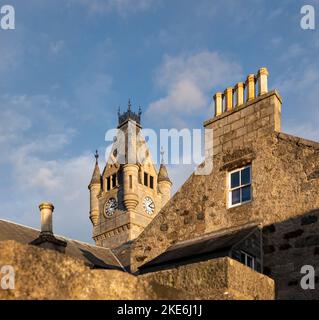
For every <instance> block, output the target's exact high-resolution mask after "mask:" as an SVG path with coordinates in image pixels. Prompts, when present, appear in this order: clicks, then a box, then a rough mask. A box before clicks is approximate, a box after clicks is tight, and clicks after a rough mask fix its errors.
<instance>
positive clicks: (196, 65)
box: [146, 51, 242, 127]
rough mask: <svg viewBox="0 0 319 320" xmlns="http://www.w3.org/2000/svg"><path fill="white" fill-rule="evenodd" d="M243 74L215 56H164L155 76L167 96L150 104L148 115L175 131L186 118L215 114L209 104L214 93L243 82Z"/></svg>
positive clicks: (206, 54)
mask: <svg viewBox="0 0 319 320" xmlns="http://www.w3.org/2000/svg"><path fill="white" fill-rule="evenodd" d="M241 74H242V69H241V67H240V65H239V64H238V63H236V62H232V61H231V60H229V59H227V58H225V57H222V56H221V55H220V54H218V53H216V52H209V51H203V52H200V53H197V54H194V55H191V56H189V55H182V56H178V57H171V56H165V58H164V61H163V63H162V65H161V66H160V67H159V68H158V70H157V71H156V73H155V85H156V86H157V87H158V88H159V89H161V90H164V91H165V92H166V94H165V96H164V97H162V98H160V99H158V100H157V101H154V102H152V103H151V104H150V106H149V108H148V110H147V112H146V115H147V116H148V117H149V118H156V119H158V121H161V122H162V123H165V124H168V122H170V123H171V124H174V126H175V127H176V126H178V125H182V124H183V118H184V117H185V116H189V115H191V114H192V113H197V114H198V113H201V112H204V113H205V115H206V114H207V112H208V111H210V112H212V110H209V104H210V100H211V96H212V95H213V89H214V88H216V87H217V86H226V85H227V86H228V85H233V84H234V83H233V81H235V80H236V81H239V80H241ZM223 89H224V88H223ZM205 108H206V109H205ZM168 114H169V115H170V116H169V119H168V118H167V115H168Z"/></svg>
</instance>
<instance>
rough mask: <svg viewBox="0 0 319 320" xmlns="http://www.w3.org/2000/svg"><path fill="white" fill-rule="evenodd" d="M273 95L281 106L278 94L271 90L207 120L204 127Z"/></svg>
mask: <svg viewBox="0 0 319 320" xmlns="http://www.w3.org/2000/svg"><path fill="white" fill-rule="evenodd" d="M273 95H275V96H276V97H277V99H278V100H279V101H280V103H281V104H282V98H281V96H280V94H279V92H278V91H277V90H276V89H275V90H272V91H270V92H268V93H265V94H263V95H261V96H259V97H256V98H255V99H254V100H251V101H247V102H245V103H244V104H242V105H240V106H238V107H235V108H234V109H232V110H229V111H225V112H223V113H222V114H221V115H219V116H216V117H213V118H211V119H209V120H206V121H205V122H204V127H206V126H208V125H210V124H212V123H214V122H216V121H218V120H220V119H223V118H225V117H227V116H229V115H230V114H233V113H236V112H239V111H241V110H243V109H245V108H247V107H249V106H251V105H253V104H255V103H258V102H260V101H262V100H264V99H267V98H269V97H271V96H273Z"/></svg>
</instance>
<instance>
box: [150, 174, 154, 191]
mask: <svg viewBox="0 0 319 320" xmlns="http://www.w3.org/2000/svg"><path fill="white" fill-rule="evenodd" d="M150 188H151V189H154V177H153V176H150Z"/></svg>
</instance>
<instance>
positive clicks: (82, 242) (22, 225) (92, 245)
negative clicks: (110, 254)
mask: <svg viewBox="0 0 319 320" xmlns="http://www.w3.org/2000/svg"><path fill="white" fill-rule="evenodd" d="M0 221H3V222H8V223H12V224H15V225H17V226H20V227H24V228H28V229H32V230H34V231H38V232H40V229H36V228H33V227H30V226H27V225H24V224H21V223H17V222H14V221H11V220H7V219H2V218H1V219H0ZM54 236H55V237H57V238H62V239H64V240H67V241H74V242H77V243H81V244H85V245H88V246H90V247H95V248H98V249H109V250H110V248H105V247H100V246H97V245H94V244H91V243H88V242H84V241H80V240H76V239H71V238H68V237H66V236H62V235H59V234H54Z"/></svg>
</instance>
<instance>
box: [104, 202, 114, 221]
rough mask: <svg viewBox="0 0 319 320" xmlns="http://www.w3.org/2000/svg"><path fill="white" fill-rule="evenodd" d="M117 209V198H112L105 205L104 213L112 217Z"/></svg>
mask: <svg viewBox="0 0 319 320" xmlns="http://www.w3.org/2000/svg"><path fill="white" fill-rule="evenodd" d="M116 209H117V201H116V199H115V198H110V199H109V200H108V201H107V202H106V203H105V207H104V214H105V216H106V217H111V216H112V215H113V214H114V212H115V210H116Z"/></svg>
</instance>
